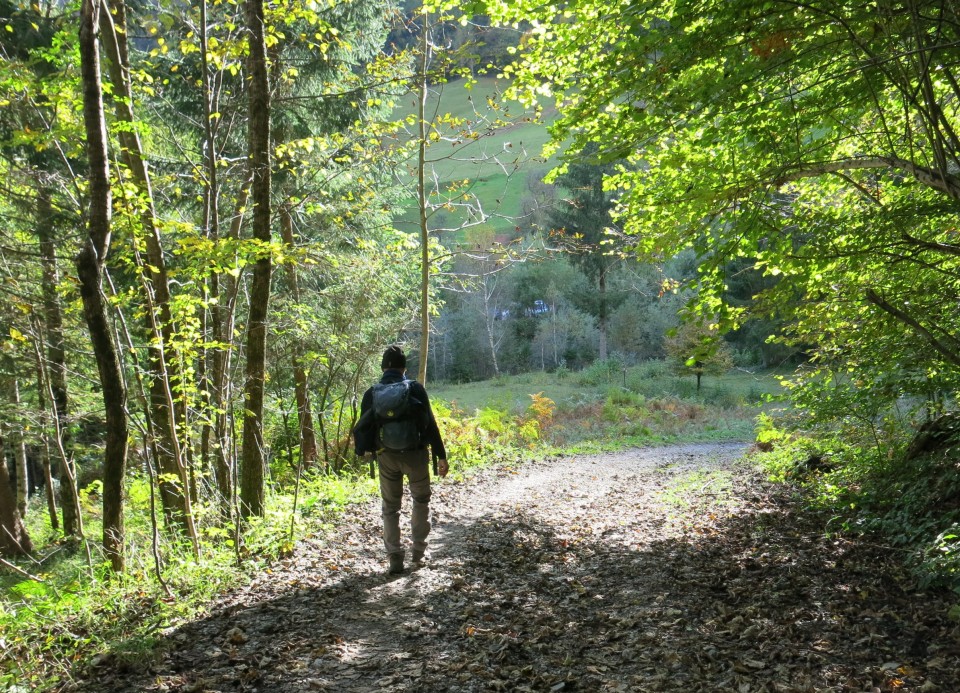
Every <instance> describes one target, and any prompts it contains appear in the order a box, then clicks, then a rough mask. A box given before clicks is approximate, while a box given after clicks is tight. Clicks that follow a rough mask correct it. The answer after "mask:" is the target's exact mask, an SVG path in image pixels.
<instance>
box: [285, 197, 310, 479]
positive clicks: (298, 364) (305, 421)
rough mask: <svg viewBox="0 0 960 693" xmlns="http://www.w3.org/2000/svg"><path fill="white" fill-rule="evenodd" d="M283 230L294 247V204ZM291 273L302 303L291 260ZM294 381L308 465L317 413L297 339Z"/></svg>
mask: <svg viewBox="0 0 960 693" xmlns="http://www.w3.org/2000/svg"><path fill="white" fill-rule="evenodd" d="M280 232H281V234H282V236H283V242H284V244H285V245H286V246H287V247H288V248H290V249H291V250H292V249H293V216H292V215H291V214H290V208H289V207H288V206H287V205H283V206H282V207H281V208H280ZM287 275H288V278H289V281H290V292H291V294H293V300H294V302H296V303H300V278H299V276H298V275H297V266H296V265H295V264H294V263H288V264H287ZM291 358H292V361H293V383H294V395H295V397H296V401H297V423H298V426H299V431H300V459H301V460H302V462H303V464H304V466H310V465H312V464H313V463H314V462H316V460H317V434H316V431H315V430H314V428H313V414H312V412H311V410H310V389H309V387H308V382H307V369H306V367H305V366H304V364H303V349H301V348H300V344H299V343H294V345H293V354H292V356H291Z"/></svg>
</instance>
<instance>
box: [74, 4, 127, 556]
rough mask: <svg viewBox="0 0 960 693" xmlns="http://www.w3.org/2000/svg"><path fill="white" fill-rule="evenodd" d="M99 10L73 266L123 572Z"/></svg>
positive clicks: (121, 440) (90, 42) (123, 452)
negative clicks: (83, 232)
mask: <svg viewBox="0 0 960 693" xmlns="http://www.w3.org/2000/svg"><path fill="white" fill-rule="evenodd" d="M100 9H101V5H100V3H99V2H98V0H83V3H82V5H81V11H80V77H81V85H82V89H83V120H84V126H85V129H86V136H87V158H88V165H89V168H90V173H89V177H90V191H89V195H90V210H89V217H88V220H87V238H86V240H85V241H84V243H83V247H82V248H81V250H80V252H79V253H78V254H77V258H76V267H77V277H78V279H79V282H80V296H81V298H82V300H83V314H84V318H85V319H86V322H87V327H88V329H89V331H90V340H91V343H92V346H93V353H94V355H95V357H96V360H97V370H98V372H99V375H100V387H101V392H102V395H103V404H104V409H105V411H106V427H107V431H106V445H105V449H104V455H103V547H104V551H105V552H106V555H107V556H108V558H109V559H110V565H111V567H112V568H113V570H114V571H116V572H121V571H122V570H123V568H124V555H123V541H124V529H123V477H124V472H125V470H126V464H127V417H126V401H127V392H126V387H125V385H124V382H123V374H122V372H121V370H120V359H119V356H118V353H117V349H116V345H115V344H114V341H113V331H112V330H111V329H110V324H109V321H108V320H107V310H106V304H105V302H104V300H103V293H102V291H101V283H102V279H103V263H104V262H105V260H106V257H107V251H108V249H109V247H110V223H111V218H110V206H111V194H110V178H109V169H108V159H107V129H106V123H105V119H104V115H103V92H102V91H101V86H100V85H101V83H102V82H101V75H100V55H99V51H98V40H97V36H98V33H99V15H100V14H101V12H100Z"/></svg>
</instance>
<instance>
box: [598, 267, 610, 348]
mask: <svg viewBox="0 0 960 693" xmlns="http://www.w3.org/2000/svg"><path fill="white" fill-rule="evenodd" d="M597 284H598V287H599V289H600V319H599V320H598V321H597V328H598V330H599V331H600V361H601V362H603V361H606V360H607V327H608V325H607V323H608V322H609V319H608V318H609V316H608V315H607V272H606V270H601V271H600V276H599V278H598V279H597Z"/></svg>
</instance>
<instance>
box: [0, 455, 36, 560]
mask: <svg viewBox="0 0 960 693" xmlns="http://www.w3.org/2000/svg"><path fill="white" fill-rule="evenodd" d="M32 552H33V544H32V543H31V541H30V536H29V535H28V534H27V530H26V527H24V526H23V519H22V518H21V517H20V512H19V511H18V510H17V504H16V502H15V500H14V497H13V490H12V489H11V488H10V472H9V471H8V470H7V462H6V456H5V455H4V453H3V438H0V556H20V555H25V554H29V553H32Z"/></svg>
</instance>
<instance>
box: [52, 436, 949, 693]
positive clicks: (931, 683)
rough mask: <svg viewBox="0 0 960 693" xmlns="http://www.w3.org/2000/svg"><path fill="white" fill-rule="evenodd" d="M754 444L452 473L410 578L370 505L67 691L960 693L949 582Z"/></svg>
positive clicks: (440, 487)
mask: <svg viewBox="0 0 960 693" xmlns="http://www.w3.org/2000/svg"><path fill="white" fill-rule="evenodd" d="M744 452H745V448H744V447H743V446H741V445H733V444H715V445H682V446H672V447H664V448H656V449H643V450H630V451H625V452H619V453H615V454H614V453H611V454H601V455H593V456H576V457H563V458H556V459H552V460H548V461H544V462H537V463H527V464H524V465H521V466H517V467H505V466H501V467H496V468H491V469H488V470H485V471H483V472H480V473H478V474H476V475H474V476H472V477H471V478H470V479H468V480H467V481H465V482H462V483H442V484H439V485H438V486H436V487H435V496H434V501H433V503H432V504H431V505H432V508H433V517H434V533H433V534H432V535H431V549H430V552H429V554H428V561H427V563H426V564H425V565H424V566H423V567H420V568H419V569H417V570H408V571H407V572H406V573H404V574H402V575H399V576H390V575H387V574H386V572H385V569H384V568H385V561H384V557H383V556H382V555H381V550H382V549H381V544H380V540H379V530H380V525H379V503H378V502H377V503H370V504H369V505H368V506H365V507H361V508H358V511H357V513H356V514H355V515H354V516H353V517H352V518H350V519H348V520H347V521H346V522H345V523H344V524H343V526H342V527H341V528H339V529H338V532H337V533H336V534H335V535H334V536H330V537H327V538H325V539H323V540H321V539H315V540H311V541H308V542H304V543H303V544H302V545H300V546H299V547H298V548H297V550H296V552H295V553H294V555H293V556H292V557H290V558H289V559H287V560H286V561H284V562H283V563H282V564H281V565H279V566H277V567H276V568H275V569H274V570H273V571H272V572H271V573H270V574H268V575H263V576H261V577H260V578H259V579H257V580H256V581H255V582H254V583H253V584H251V585H249V586H248V587H245V588H244V589H242V590H238V591H236V592H234V593H231V594H230V595H227V596H225V597H224V598H223V599H222V600H221V601H220V602H219V603H217V604H215V605H213V606H212V607H211V613H210V615H209V616H208V617H206V618H204V619H201V620H198V621H194V622H191V623H189V624H186V625H184V626H183V627H181V628H179V629H176V630H174V631H172V632H170V633H167V634H166V636H165V641H166V643H165V644H166V646H165V647H164V648H163V650H162V653H161V654H160V655H159V656H158V657H157V658H156V660H155V661H152V662H149V663H146V664H144V665H143V666H142V667H140V668H138V669H133V670H131V669H130V668H129V665H126V666H127V668H126V669H124V668H121V666H120V664H119V663H117V662H113V661H112V660H111V659H110V658H105V659H103V660H102V661H101V662H100V664H99V666H98V667H96V668H94V669H91V670H90V671H89V672H87V676H86V677H85V680H84V681H83V682H82V683H80V684H79V685H73V686H70V687H69V688H72V689H78V688H79V690H85V691H184V692H186V691H211V692H212V691H264V692H273V691H277V692H293V693H296V692H300V691H343V692H345V693H360V692H367V691H369V692H373V691H377V692H381V691H383V692H388V691H397V692H400V691H451V692H454V693H456V692H472V691H567V690H577V691H649V692H651V693H661V692H663V693H666V692H671V691H677V692H680V691H683V692H685V693H686V692H693V691H705V692H706V691H736V692H737V693H755V692H761V691H770V692H775V691H776V692H798V693H799V692H806V691H882V692H886V691H928V692H929V691H942V692H943V693H955V692H956V691H960V629H958V627H957V624H956V623H954V622H951V621H949V620H948V619H947V618H946V614H947V611H948V609H949V607H950V605H951V603H952V600H951V596H950V595H948V594H941V593H925V594H920V593H916V592H914V591H913V590H911V589H910V587H909V583H908V581H907V580H906V579H905V578H904V577H903V576H902V575H900V574H899V572H898V569H897V567H896V566H897V565H898V563H897V562H896V561H895V560H889V558H890V550H889V549H885V548H884V547H877V546H872V545H869V544H867V543H865V542H852V541H848V540H845V539H841V538H836V537H833V538H831V537H828V536H827V535H825V534H824V532H823V527H824V521H823V518H817V517H816V516H812V515H810V514H808V513H805V512H802V511H801V510H800V509H799V508H797V507H795V506H794V505H793V501H792V500H791V498H790V496H789V489H786V488H782V487H774V486H771V485H769V484H767V483H765V482H764V481H763V480H762V479H760V478H759V477H758V476H757V475H756V474H755V473H754V472H753V470H751V468H750V467H749V466H748V465H746V464H744V463H743V462H742V461H740V458H741V457H742V455H743V453H744ZM404 511H405V512H408V508H406V507H405V509H404ZM64 688H65V689H66V688H68V687H67V686H65V687H64Z"/></svg>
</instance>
